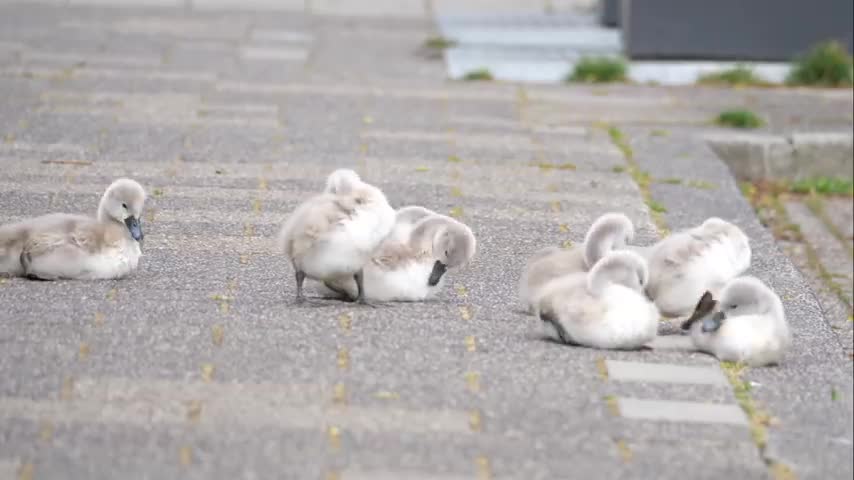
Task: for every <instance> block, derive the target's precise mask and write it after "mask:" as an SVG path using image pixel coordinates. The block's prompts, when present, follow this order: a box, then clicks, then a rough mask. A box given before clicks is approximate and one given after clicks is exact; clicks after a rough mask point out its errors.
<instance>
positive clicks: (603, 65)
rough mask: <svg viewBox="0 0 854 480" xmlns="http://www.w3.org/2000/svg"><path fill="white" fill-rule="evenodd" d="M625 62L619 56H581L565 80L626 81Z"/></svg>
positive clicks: (588, 81) (583, 81)
mask: <svg viewBox="0 0 854 480" xmlns="http://www.w3.org/2000/svg"><path fill="white" fill-rule="evenodd" d="M627 70H628V68H627V67H626V62H625V61H624V60H622V59H619V58H609V57H587V58H582V59H581V60H580V61H579V62H578V63H577V64H575V68H574V69H573V70H572V73H570V74H569V75H568V76H567V77H566V81H567V82H581V83H612V82H625V81H626V71H627Z"/></svg>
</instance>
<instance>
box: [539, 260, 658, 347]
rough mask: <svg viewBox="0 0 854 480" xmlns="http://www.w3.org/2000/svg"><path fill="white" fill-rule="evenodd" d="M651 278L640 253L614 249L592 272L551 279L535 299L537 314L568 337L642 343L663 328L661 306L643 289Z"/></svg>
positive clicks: (592, 343) (580, 341) (594, 342)
mask: <svg viewBox="0 0 854 480" xmlns="http://www.w3.org/2000/svg"><path fill="white" fill-rule="evenodd" d="M646 280H647V267H646V262H645V261H644V259H643V258H642V257H641V256H640V255H638V254H636V253H634V252H631V251H627V250H619V251H613V252H610V253H608V254H606V255H605V257H604V258H602V259H601V260H599V261H598V262H597V263H596V264H595V265H594V266H593V268H592V269H590V272H588V273H573V274H569V275H567V276H564V277H561V278H559V279H556V280H552V281H551V282H549V284H548V285H546V286H545V287H544V288H543V290H542V292H543V293H542V294H541V295H540V296H538V297H537V299H536V302H537V308H536V310H537V314H538V315H539V317H540V319H541V320H543V321H544V322H547V323H549V324H551V326H552V327H553V328H554V330H555V331H556V332H557V335H558V337H559V338H560V339H561V341H563V342H564V343H567V344H573V345H584V346H588V347H595V348H606V349H637V348H640V347H641V346H643V345H644V344H646V343H648V342H650V341H651V340H652V339H653V338H655V336H656V334H657V332H658V319H659V314H658V309H657V308H656V307H655V304H653V303H652V302H651V301H650V300H649V299H648V298H647V297H646V296H645V295H644V294H643V288H644V285H645V284H646Z"/></svg>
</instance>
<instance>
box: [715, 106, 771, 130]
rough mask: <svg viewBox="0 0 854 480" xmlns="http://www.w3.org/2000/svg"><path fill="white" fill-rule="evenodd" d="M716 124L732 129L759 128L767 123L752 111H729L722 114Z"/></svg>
mask: <svg viewBox="0 0 854 480" xmlns="http://www.w3.org/2000/svg"><path fill="white" fill-rule="evenodd" d="M715 123H717V124H718V125H721V126H724V127H732V128H745V129H747V128H759V127H761V126H762V125H764V123H765V122H763V121H762V119H761V118H759V116H758V115H756V114H755V113H753V112H751V111H750V110H740V109H737V110H727V111H725V112H721V114H720V115H718V117H717V118H716V119H715Z"/></svg>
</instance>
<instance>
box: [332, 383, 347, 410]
mask: <svg viewBox="0 0 854 480" xmlns="http://www.w3.org/2000/svg"><path fill="white" fill-rule="evenodd" d="M332 403H334V404H336V405H345V404H346V403H347V387H345V386H344V384H343V383H338V384H336V385H335V387H334V388H333V389H332Z"/></svg>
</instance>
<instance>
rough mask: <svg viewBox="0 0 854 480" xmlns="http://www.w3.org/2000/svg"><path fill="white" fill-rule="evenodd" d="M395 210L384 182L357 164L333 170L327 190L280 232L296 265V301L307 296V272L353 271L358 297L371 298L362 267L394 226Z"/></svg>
mask: <svg viewBox="0 0 854 480" xmlns="http://www.w3.org/2000/svg"><path fill="white" fill-rule="evenodd" d="M394 216H395V212H394V209H392V208H391V206H390V205H389V203H388V200H386V197H385V195H384V194H383V192H382V191H381V190H380V189H379V188H377V187H375V186H373V185H369V184H367V183H365V182H363V181H362V180H361V179H360V178H359V176H358V175H357V174H356V172H354V171H352V170H346V169H340V170H336V171H334V172H332V174H331V175H330V176H329V178H328V179H327V183H326V189H325V190H324V193H323V194H321V195H317V196H315V197H312V198H310V199H309V200H307V201H306V202H305V203H303V204H302V205H300V206H299V207H297V209H296V210H295V211H294V212H293V213H292V214H291V215H290V217H288V219H287V220H286V221H285V223H284V225H283V226H282V230H281V232H280V234H279V247H280V248H281V250H282V251H283V252H284V253H285V255H286V256H287V257H288V259H289V260H290V262H291V264H292V265H293V268H294V272H295V276H296V283H297V294H296V301H297V302H298V303H299V302H302V301H303V300H304V296H303V291H302V289H303V282H304V280H305V278H311V279H314V280H318V281H325V280H332V279H335V278H339V277H349V278H352V279H353V280H354V282H355V284H356V286H357V294H356V296H355V297H354V299H355V300H356V301H358V302H359V303H365V298H366V297H365V291H364V284H363V275H362V273H363V272H362V268H363V267H364V265H365V263H367V262H368V260H369V259H370V258H371V256H372V255H373V254H374V253H375V251H376V250H377V248H378V247H379V246H380V244H381V243H382V241H383V240H384V239H385V238H386V236H388V234H389V233H390V232H391V228H392V225H394Z"/></svg>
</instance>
